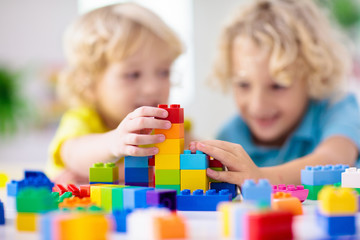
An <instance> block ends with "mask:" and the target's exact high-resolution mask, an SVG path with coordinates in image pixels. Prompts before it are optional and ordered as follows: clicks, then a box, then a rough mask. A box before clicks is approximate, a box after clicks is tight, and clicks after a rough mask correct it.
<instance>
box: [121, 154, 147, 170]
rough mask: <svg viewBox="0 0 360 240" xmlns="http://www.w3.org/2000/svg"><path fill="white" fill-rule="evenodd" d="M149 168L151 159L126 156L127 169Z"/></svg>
mask: <svg viewBox="0 0 360 240" xmlns="http://www.w3.org/2000/svg"><path fill="white" fill-rule="evenodd" d="M148 166H149V157H148V156H145V157H134V156H125V160H124V167H125V168H147V167H148Z"/></svg>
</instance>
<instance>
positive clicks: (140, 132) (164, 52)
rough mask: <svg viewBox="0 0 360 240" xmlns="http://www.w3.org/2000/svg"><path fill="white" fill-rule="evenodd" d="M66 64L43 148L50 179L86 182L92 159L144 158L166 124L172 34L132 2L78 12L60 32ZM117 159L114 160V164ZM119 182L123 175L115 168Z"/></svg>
mask: <svg viewBox="0 0 360 240" xmlns="http://www.w3.org/2000/svg"><path fill="white" fill-rule="evenodd" d="M65 50H66V53H67V58H68V62H69V67H68V68H67V70H66V71H64V73H63V76H62V78H61V79H60V80H61V82H60V86H59V90H60V94H61V95H62V96H63V97H64V98H65V99H66V100H67V101H68V103H70V104H71V107H72V108H71V109H70V110H68V111H67V112H66V113H65V114H64V116H63V117H62V119H61V122H60V125H59V128H58V130H57V132H56V135H55V137H54V139H53V141H52V143H51V145H50V160H49V164H48V173H49V174H50V176H51V177H52V179H53V180H55V181H56V182H63V183H66V182H71V183H86V182H87V183H88V182H89V179H88V174H89V168H90V167H91V166H92V165H93V163H96V162H117V161H118V160H119V159H122V158H123V157H124V156H125V155H132V156H148V155H154V154H156V153H157V152H158V149H157V148H156V147H148V148H142V147H139V145H147V144H154V143H159V142H163V141H164V140H165V136H164V135H162V134H157V135H151V134H150V133H151V131H152V129H154V128H159V129H169V128H170V127H171V123H170V121H165V120H160V119H156V118H164V117H166V116H167V114H168V113H167V111H166V110H164V109H159V108H157V105H158V104H162V103H166V102H167V101H168V96H169V89H170V80H169V77H170V76H169V75H170V68H171V65H172V63H173V61H174V60H175V59H176V58H177V57H178V56H179V55H180V54H181V52H182V45H181V42H180V41H179V39H178V37H177V36H176V35H175V33H174V32H173V31H172V30H171V29H170V28H169V27H168V26H167V25H166V24H165V23H164V22H163V21H162V20H161V19H160V18H159V17H158V16H156V15H155V14H154V13H152V12H150V11H149V10H148V9H145V8H143V7H140V6H138V5H136V4H116V5H111V6H106V7H103V8H100V9H96V10H94V11H92V12H89V13H87V14H85V15H83V16H81V17H80V18H79V19H78V20H77V21H76V22H75V23H73V24H72V25H71V26H70V28H69V29H68V31H67V33H66V35H65ZM121 166H122V164H120V169H122V171H123V168H121ZM120 178H121V179H120V180H122V179H123V172H121V171H120Z"/></svg>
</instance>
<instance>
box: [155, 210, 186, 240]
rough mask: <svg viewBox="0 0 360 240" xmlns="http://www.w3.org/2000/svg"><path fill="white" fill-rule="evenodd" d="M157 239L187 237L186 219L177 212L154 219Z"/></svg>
mask: <svg viewBox="0 0 360 240" xmlns="http://www.w3.org/2000/svg"><path fill="white" fill-rule="evenodd" d="M154 228H155V238H156V239H174V238H176V239H186V238H187V232H186V224H185V219H184V218H182V217H180V216H179V215H177V214H170V215H166V216H161V217H155V219H154Z"/></svg>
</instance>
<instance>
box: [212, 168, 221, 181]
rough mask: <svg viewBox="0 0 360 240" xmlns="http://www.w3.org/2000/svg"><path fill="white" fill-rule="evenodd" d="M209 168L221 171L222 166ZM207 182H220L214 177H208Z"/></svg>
mask: <svg viewBox="0 0 360 240" xmlns="http://www.w3.org/2000/svg"><path fill="white" fill-rule="evenodd" d="M210 169H212V170H214V171H219V172H220V171H223V168H219V167H211V168H210ZM209 182H218V183H219V182H221V181H218V180H215V179H212V178H209Z"/></svg>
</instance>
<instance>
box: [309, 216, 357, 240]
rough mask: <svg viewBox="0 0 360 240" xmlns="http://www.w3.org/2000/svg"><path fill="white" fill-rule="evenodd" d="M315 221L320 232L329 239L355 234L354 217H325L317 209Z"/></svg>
mask: <svg viewBox="0 0 360 240" xmlns="http://www.w3.org/2000/svg"><path fill="white" fill-rule="evenodd" d="M316 219H317V223H318V224H319V226H320V227H321V228H322V230H323V231H324V232H325V233H326V234H328V235H329V236H331V237H336V236H344V235H354V234H355V233H356V218H355V215H350V216H326V215H323V214H321V213H320V212H319V210H318V209H317V210H316Z"/></svg>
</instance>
